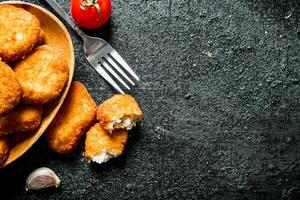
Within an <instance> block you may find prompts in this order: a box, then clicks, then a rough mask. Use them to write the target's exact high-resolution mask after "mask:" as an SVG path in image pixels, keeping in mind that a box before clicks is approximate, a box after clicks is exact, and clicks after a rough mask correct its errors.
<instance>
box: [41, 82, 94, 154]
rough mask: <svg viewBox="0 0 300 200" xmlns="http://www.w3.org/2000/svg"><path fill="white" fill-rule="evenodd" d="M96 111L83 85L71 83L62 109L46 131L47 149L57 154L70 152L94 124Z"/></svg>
mask: <svg viewBox="0 0 300 200" xmlns="http://www.w3.org/2000/svg"><path fill="white" fill-rule="evenodd" d="M96 109H97V106H96V103H95V102H94V100H93V99H92V97H91V96H90V95H89V93H88V91H87V90H86V88H85V87H84V85H83V84H81V83H80V82H77V81H74V82H72V84H71V86H70V90H69V92H68V95H67V97H66V99H65V101H64V103H63V105H62V107H61V108H60V110H59V112H58V113H57V115H56V116H55V118H54V120H53V122H52V123H51V124H50V126H49V128H48V130H47V131H46V132H47V133H46V139H47V141H48V145H49V147H50V148H51V149H53V150H54V151H56V152H58V153H70V152H72V151H73V150H74V149H75V148H76V146H77V144H78V142H79V140H80V138H81V137H82V135H83V134H84V133H85V131H86V130H87V129H88V128H89V127H90V126H91V125H92V123H93V122H94V120H95V117H96Z"/></svg>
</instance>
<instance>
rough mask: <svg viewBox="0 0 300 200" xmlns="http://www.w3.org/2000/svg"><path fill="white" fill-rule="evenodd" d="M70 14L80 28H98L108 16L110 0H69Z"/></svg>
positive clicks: (109, 13)
mask: <svg viewBox="0 0 300 200" xmlns="http://www.w3.org/2000/svg"><path fill="white" fill-rule="evenodd" d="M71 15H72V17H73V19H74V21H75V22H76V23H77V25H78V26H80V27H82V28H86V29H95V28H100V27H101V26H103V25H104V24H105V23H106V22H107V21H108V20H109V18H110V15H111V3H110V0H71Z"/></svg>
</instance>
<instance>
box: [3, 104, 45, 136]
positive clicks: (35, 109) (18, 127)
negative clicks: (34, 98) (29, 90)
mask: <svg viewBox="0 0 300 200" xmlns="http://www.w3.org/2000/svg"><path fill="white" fill-rule="evenodd" d="M42 112H43V108H42V106H39V105H28V104H19V105H18V106H17V107H16V108H14V109H13V110H12V111H10V112H9V113H7V114H5V115H2V116H0V136H2V135H8V134H10V133H20V132H25V131H32V130H35V129H37V128H38V127H39V125H40V123H41V120H42Z"/></svg>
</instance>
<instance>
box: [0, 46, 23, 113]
mask: <svg viewBox="0 0 300 200" xmlns="http://www.w3.org/2000/svg"><path fill="white" fill-rule="evenodd" d="M0 46H1V45H0ZM21 96H22V90H21V87H20V84H19V81H18V79H17V77H16V74H15V73H14V71H13V70H12V69H11V68H10V67H9V66H8V65H6V64H5V63H3V62H1V61H0V115H2V114H4V113H7V112H8V111H10V110H12V109H13V108H14V107H15V106H16V105H17V104H18V103H19V102H20V99H21Z"/></svg>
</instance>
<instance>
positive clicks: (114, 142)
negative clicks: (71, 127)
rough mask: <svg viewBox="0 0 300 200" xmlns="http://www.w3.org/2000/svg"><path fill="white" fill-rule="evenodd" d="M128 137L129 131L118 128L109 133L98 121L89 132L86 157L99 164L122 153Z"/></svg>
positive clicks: (86, 142) (86, 140)
mask: <svg viewBox="0 0 300 200" xmlns="http://www.w3.org/2000/svg"><path fill="white" fill-rule="evenodd" d="M127 138H128V131H127V130H125V129H118V130H115V131H113V133H112V134H109V133H108V132H107V131H106V130H104V129H103V128H102V126H101V125H100V123H96V124H95V125H94V126H92V127H91V128H90V130H89V131H88V132H87V135H86V139H85V158H86V159H87V160H88V161H91V160H92V161H93V162H97V163H99V164H101V163H104V162H107V161H108V160H109V159H111V158H114V157H117V156H119V155H121V154H122V152H123V150H124V147H125V144H126V142H127Z"/></svg>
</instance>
